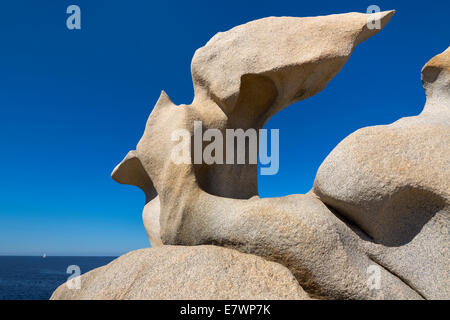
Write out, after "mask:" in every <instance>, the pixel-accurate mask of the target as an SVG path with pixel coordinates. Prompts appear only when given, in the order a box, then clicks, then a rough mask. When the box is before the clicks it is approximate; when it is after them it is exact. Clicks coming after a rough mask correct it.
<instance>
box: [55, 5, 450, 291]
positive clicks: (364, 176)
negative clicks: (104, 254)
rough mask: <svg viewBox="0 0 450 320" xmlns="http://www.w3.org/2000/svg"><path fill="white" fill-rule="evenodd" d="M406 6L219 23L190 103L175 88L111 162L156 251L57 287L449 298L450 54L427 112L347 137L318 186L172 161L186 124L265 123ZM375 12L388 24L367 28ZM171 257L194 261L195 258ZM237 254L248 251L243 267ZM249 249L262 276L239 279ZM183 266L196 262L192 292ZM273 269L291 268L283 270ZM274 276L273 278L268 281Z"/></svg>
mask: <svg viewBox="0 0 450 320" xmlns="http://www.w3.org/2000/svg"><path fill="white" fill-rule="evenodd" d="M393 14H394V11H387V12H381V13H378V14H374V15H368V14H361V13H348V14H338V15H330V16H321V17H310V18H294V17H269V18H264V19H260V20H256V21H252V22H249V23H247V24H244V25H241V26H237V27H235V28H233V29H231V30H229V31H226V32H223V33H218V34H217V35H215V36H214V37H213V38H212V39H211V40H210V41H209V42H208V43H207V44H206V45H205V46H204V47H202V48H200V49H198V50H197V51H196V53H195V55H194V57H193V60H192V65H191V70H192V78H193V84H194V91H195V98H194V101H193V102H192V104H190V105H180V106H177V105H175V104H174V103H172V102H171V100H170V98H169V96H168V95H167V94H166V93H165V92H162V93H161V96H160V97H159V99H158V101H157V103H156V105H155V107H154V108H153V110H152V112H151V114H150V116H149V118H148V121H147V124H146V126H145V131H144V134H143V136H142V138H141V140H140V141H139V143H138V144H137V147H136V150H133V151H130V152H129V153H128V155H127V156H126V157H125V158H124V160H123V161H122V162H121V163H119V165H118V166H117V167H116V168H115V169H114V171H113V173H112V177H113V179H114V180H116V181H117V182H119V183H122V184H130V185H135V186H137V187H139V188H141V189H142V190H143V191H144V193H145V195H146V204H145V207H144V212H143V220H144V225H145V228H146V230H147V233H148V235H149V239H150V242H151V245H152V248H151V249H146V250H145V251H137V252H132V253H130V254H127V255H126V256H124V257H121V258H119V259H118V260H116V261H115V262H113V263H112V264H110V265H108V266H107V267H104V269H102V270H103V271H102V273H100V272H99V271H98V270H99V269H97V270H94V271H92V272H91V273H88V274H86V275H85V276H82V278H83V277H84V278H83V279H84V280H86V281H87V282H88V284H89V285H88V286H87V287H86V288H85V289H83V290H84V291H83V292H81V293H80V294H78V295H71V294H69V293H68V292H67V291H66V289H64V287H60V288H59V289H58V290H57V291H56V292H55V294H54V295H53V298H54V299H65V298H75V299H87V298H94V299H95V298H101V299H105V298H106V299H109V298H114V299H126V298H145V299H157V298H171V297H183V298H192V299H194V298H207V297H206V296H205V295H203V293H202V290H204V288H203V287H199V286H198V285H195V283H197V282H198V281H199V279H203V282H201V283H204V284H205V286H206V285H207V283H208V281H210V282H217V281H219V282H220V281H225V282H227V280H226V279H227V278H228V279H230V280H229V281H230V287H227V288H226V289H225V288H224V289H223V291H220V290H222V289H221V288H217V290H218V291H215V293H214V294H213V295H212V296H211V297H220V298H230V299H241V298H243V299H245V298H249V299H252V298H255V297H258V298H259V297H263V298H264V297H272V298H288V297H289V298H293V299H309V298H318V299H424V298H425V299H429V298H445V299H448V298H450V293H449V287H450V285H449V281H448V275H449V268H448V261H449V256H448V240H449V239H448V221H449V215H448V214H449V209H448V204H449V199H450V197H449V192H450V186H449V181H450V172H449V170H450V158H449V156H450V153H449V152H448V150H449V149H450V148H449V147H450V143H449V138H450V132H449V126H450V123H449V117H450V112H449V100H448V94H449V90H448V88H449V79H450V78H449V63H448V61H449V58H448V54H449V53H448V52H449V50H447V51H445V52H444V53H442V54H441V55H438V56H437V57H435V58H433V59H432V60H431V61H430V62H429V63H428V64H427V65H426V66H425V67H424V69H423V71H422V79H423V82H424V87H425V89H426V92H427V104H426V106H425V108H424V111H423V112H422V113H421V114H420V115H419V116H416V117H410V118H404V119H400V120H399V121H397V122H395V123H394V124H392V125H389V126H376V127H370V128H364V129H361V130H358V131H357V132H355V133H354V134H352V135H350V136H349V137H347V138H346V139H344V140H343V141H342V142H341V143H340V144H339V145H338V146H337V147H336V148H335V149H334V150H333V151H332V152H331V154H330V155H329V156H328V157H327V159H326V160H325V161H324V163H323V164H322V165H321V167H320V168H319V171H318V173H317V177H316V180H315V184H314V188H313V190H311V191H310V192H309V193H307V194H305V195H290V196H286V197H280V198H265V199H261V198H259V197H258V192H257V171H256V170H257V165H254V164H207V163H205V162H201V163H196V164H193V162H190V163H181V164H180V163H178V164H177V163H174V162H173V161H171V152H172V150H173V149H174V147H175V146H176V144H177V142H176V141H174V140H173V139H172V134H173V132H174V131H176V130H179V129H183V130H185V131H186V132H187V134H188V137H189V138H190V139H192V140H193V139H194V136H195V132H194V122H196V121H201V123H202V129H205V130H206V129H217V130H219V131H220V132H222V133H223V132H224V131H225V130H226V129H236V128H241V129H244V130H246V129H251V128H253V129H260V128H262V127H263V126H264V124H265V123H266V122H267V120H268V119H269V118H270V117H271V116H273V115H274V114H276V113H277V112H279V111H281V110H282V109H283V108H285V107H287V106H289V105H290V104H292V103H294V102H296V101H299V100H303V99H306V98H308V97H310V96H312V95H314V94H316V93H318V92H320V91H321V90H323V89H324V88H325V87H326V85H327V84H328V82H329V81H330V80H331V79H332V78H333V77H334V76H335V75H336V74H337V73H338V72H339V71H340V70H341V68H342V67H343V66H344V64H345V63H346V61H347V60H348V59H349V57H350V55H351V54H352V52H353V51H354V49H355V47H356V46H357V45H358V44H360V43H361V42H362V41H365V40H367V39H368V38H370V37H371V36H373V35H375V34H376V33H377V32H378V31H380V29H381V28H383V27H384V26H385V25H386V24H387V23H388V21H389V20H390V18H391V17H392V16H393ZM374 19H378V20H377V21H379V22H380V23H379V26H380V29H373V28H369V27H368V22H369V21H373V20H374ZM355 81H358V79H355ZM386 103H389V101H386ZM299 107H301V105H299ZM299 138H300V137H299ZM201 147H202V148H204V147H205V145H202V146H201ZM192 150H193V147H191V148H189V149H188V151H189V153H188V159H192V158H193V155H192ZM235 151H236V150H235ZM246 151H248V149H247V150H246ZM200 245H202V246H200ZM203 245H208V246H203ZM221 247H227V249H226V251H224V250H225V249H224V248H221ZM198 248H201V249H198ZM176 257H179V259H178V258H176ZM207 257H210V258H211V257H214V259H213V260H216V261H209V260H208V259H206V258H207ZM174 259H175V260H174ZM205 259H206V260H205ZM252 259H253V260H252ZM168 261H182V265H183V268H182V269H180V267H179V266H177V263H168ZM230 261H236V265H235V266H234V267H233V268H231V269H230V267H229V265H230ZM249 261H251V264H252V265H253V266H254V268H253V267H252V268H251V270H250V271H251V272H250V271H248V275H249V276H250V277H254V279H255V282H252V283H251V284H250V283H248V281H246V279H244V278H245V277H244V278H241V275H242V273H243V272H245V271H244V270H246V269H247V268H248V265H249V263H250V262H249ZM180 263H181V262H180ZM147 266H148V268H147ZM152 268H154V270H156V271H155V272H153V271H151V270H153V269H152ZM255 268H256V269H255ZM259 268H260V270H261V272H260V273H259V272H258V270H259ZM180 270H181V271H182V272H186V273H187V274H186V275H183V276H181V279H182V280H183V283H184V286H183V288H181V290H180V286H179V285H177V283H179V282H177V281H178V280H179V279H178V280H177V279H176V276H175V274H180V273H179V272H180ZM274 270H278V271H276V272H275V271H274ZM253 271H254V274H253V273H252V272H253ZM372 271H374V274H375V276H377V277H378V278H377V279H375V280H376V281H375V285H374V286H373V285H372V286H371V285H369V284H373V283H372V280H371V279H370V276H371V272H372ZM274 272H275V273H277V272H279V276H278V277H276V278H272V276H270V274H272V275H273V274H275V273H274ZM264 277H267V279H266V280H267V283H268V284H269V286H270V288H261V287H260V285H259V284H258V283H259V282H258V281H263V280H264ZM130 278H132V279H135V280H136V283H130V282H129V281H128V280H127V279H130ZM108 279H122V280H120V283H122V284H123V286H120V285H118V286H112V285H110V284H108V285H107V282H109V280H108ZM236 279H237V280H238V282H239V283H242V286H244V287H245V288H246V290H243V291H242V292H241V294H239V293H238V292H237V291H235V288H234V287H233V286H232V284H234V283H238V282H236V281H235V280H236ZM252 279H253V278H252ZM294 279H295V280H294ZM241 281H242V282H241ZM263 282H264V281H263ZM120 283H119V284H120ZM158 288H164V290H165V291H164V294H162V293H161V290H158ZM283 288H284V289H283ZM244 293H245V294H244Z"/></svg>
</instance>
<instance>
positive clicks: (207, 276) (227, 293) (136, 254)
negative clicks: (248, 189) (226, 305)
mask: <svg viewBox="0 0 450 320" xmlns="http://www.w3.org/2000/svg"><path fill="white" fill-rule="evenodd" d="M51 299H52V300H71V299H85V300H88V299H95V300H104V299H108V300H126V299H133V300H141V299H171V300H178V299H183V300H184V299H254V300H259V299H261V300H262V299H301V300H304V299H309V297H308V295H307V294H306V293H305V292H304V291H303V290H302V288H301V287H300V286H299V285H298V283H297V281H296V280H295V278H294V276H293V275H292V274H291V273H290V272H289V270H288V269H286V268H285V267H283V266H281V265H279V264H277V263H273V262H268V261H265V260H263V259H261V258H259V257H256V256H253V255H248V254H242V253H239V252H237V251H235V250H231V249H226V248H220V247H215V246H198V247H181V246H164V247H161V248H152V249H141V250H136V251H132V252H130V253H127V254H126V255H123V256H121V257H119V258H117V259H116V260H114V261H112V262H111V263H109V264H108V265H106V266H103V267H100V268H97V269H94V270H92V271H90V272H88V273H86V274H84V275H82V276H81V289H79V290H75V289H69V288H68V287H67V285H66V284H63V285H61V286H60V287H59V288H57V289H56V291H55V292H54V293H53V295H52V297H51Z"/></svg>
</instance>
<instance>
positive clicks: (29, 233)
mask: <svg viewBox="0 0 450 320" xmlns="http://www.w3.org/2000/svg"><path fill="white" fill-rule="evenodd" d="M70 4H77V5H79V6H80V7H81V13H82V29H81V30H76V31H70V30H68V29H67V28H66V23H65V21H66V18H67V14H66V8H67V6H69V5H70ZM371 4H376V5H378V6H379V7H380V8H381V9H382V10H389V9H396V10H397V14H396V15H395V16H394V17H393V18H392V20H391V22H390V23H389V24H388V26H387V27H386V28H385V29H384V30H382V31H381V32H380V33H379V34H378V35H376V36H374V37H372V38H371V39H369V40H368V41H366V42H364V43H363V44H361V45H360V46H358V47H357V48H356V50H355V52H354V54H353V56H352V57H351V58H350V60H349V62H348V63H347V64H346V66H345V67H344V68H343V70H342V71H341V72H340V73H339V74H338V75H337V76H336V77H335V78H334V79H333V80H332V81H331V82H330V84H329V85H328V87H327V88H326V89H325V90H324V91H323V92H321V93H319V94H318V95H316V96H314V97H312V98H310V99H308V100H305V101H301V102H299V103H296V104H294V105H292V106H290V107H289V108H287V109H285V110H284V111H282V112H281V113H279V114H277V115H276V116H274V117H273V118H272V119H271V120H270V121H269V123H268V124H267V126H266V128H280V171H279V172H278V174H277V175H274V176H263V177H260V180H259V190H260V194H261V196H264V197H269V196H281V195H287V194H291V193H305V192H307V191H308V190H309V189H310V188H311V186H312V183H313V180H314V176H315V172H316V170H317V168H318V167H319V165H320V163H321V162H322V161H323V159H324V158H325V157H326V156H327V154H328V153H329V152H330V151H331V150H332V149H333V148H334V147H335V146H336V144H337V143H339V141H341V140H342V139H343V138H344V137H346V136H347V135H348V134H350V133H351V132H353V131H355V130H357V129H358V128H361V127H364V126H369V125H376V124H387V123H390V122H393V121H395V120H397V119H398V118H400V117H404V116H410V115H415V114H418V113H419V112H420V111H421V109H422V107H423V104H424V101H425V96H424V93H423V90H422V86H421V82H420V70H421V68H422V66H423V65H424V64H425V62H426V61H428V60H429V59H430V58H431V57H432V56H434V55H436V54H437V53H440V52H442V51H443V50H444V49H446V48H447V47H448V45H449V38H448V37H449V34H450V32H449V31H450V30H449V29H450V27H449V25H448V13H449V12H450V2H449V1H433V4H432V5H431V4H429V3H427V4H421V3H419V1H376V2H365V1H345V0H344V1H342V0H340V1H335V0H334V1H319V0H318V1H299V0H297V1H284V0H278V1H273V0H271V1H266V0H258V1H243V0H241V1H235V0H228V1H220V2H219V1H211V0H209V1H179V2H176V1H130V0H128V1H99V0H96V1H92V0H91V1H86V0H71V1H50V0H46V1H43V0H39V1H38V0H37V1H31V0H29V1H23V0H15V1H11V0H10V1H2V2H1V4H0V40H1V50H0V147H1V152H2V156H1V157H0V165H1V168H2V170H1V179H0V255H35V254H42V253H43V252H46V253H47V255H119V254H122V253H125V252H127V251H130V250H133V249H138V248H142V247H146V246H148V240H147V237H146V234H145V230H144V228H143V225H142V220H141V212H142V206H143V204H144V195H143V194H142V193H141V192H140V191H139V190H138V189H136V188H134V187H130V186H123V185H119V184H117V183H115V182H114V181H113V180H112V179H111V178H110V172H111V170H112V169H113V168H114V166H115V165H116V164H117V163H118V162H119V161H120V160H121V159H122V158H123V157H124V156H125V154H126V153H127V152H128V150H130V149H134V148H135V145H136V143H137V142H138V140H139V138H140V137H141V135H142V132H143V128H144V125H145V122H146V119H147V117H148V115H149V113H150V112H151V110H152V107H153V105H154V103H155V102H156V99H157V98H158V96H159V93H160V91H161V90H162V89H164V90H165V91H166V92H167V93H168V94H169V96H170V97H171V99H172V100H173V101H174V102H175V103H177V104H181V103H190V102H191V101H192V98H193V89H192V82H191V75H190V61H191V58H192V55H193V53H194V51H195V49H197V48H199V47H201V46H203V45H204V44H205V43H206V42H207V41H208V40H209V39H210V38H211V37H212V36H213V35H214V34H215V33H217V32H219V31H225V30H227V29H230V28H231V27H233V26H235V25H238V24H242V23H245V22H248V21H250V20H254V19H257V18H262V17H266V16H316V15H325V14H331V13H343V12H350V11H359V12H365V11H366V8H367V7H368V6H369V5H371Z"/></svg>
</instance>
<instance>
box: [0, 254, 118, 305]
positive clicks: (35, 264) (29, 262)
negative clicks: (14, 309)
mask: <svg viewBox="0 0 450 320" xmlns="http://www.w3.org/2000/svg"><path fill="white" fill-rule="evenodd" d="M115 258H116V257H46V258H45V259H44V258H42V257H12V256H0V300H5V299H14V300H23V299H32V300H42V299H45V300H46V299H48V298H50V296H51V295H52V293H53V291H54V290H55V289H56V288H57V287H58V286H59V285H61V284H63V283H64V282H66V281H67V278H68V277H70V276H71V273H66V271H67V267H68V266H70V265H77V266H79V267H80V271H81V273H86V272H88V271H89V270H92V269H94V268H97V267H100V266H103V265H105V264H108V263H109V262H111V261H112V260H114V259H115Z"/></svg>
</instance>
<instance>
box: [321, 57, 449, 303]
mask: <svg viewBox="0 0 450 320" xmlns="http://www.w3.org/2000/svg"><path fill="white" fill-rule="evenodd" d="M422 79H423V83H424V87H425V89H426V93H427V102H426V105H425V108H424V111H423V112H422V113H421V114H420V115H418V116H415V117H408V118H402V119H400V120H398V121H396V122H394V123H393V124H390V125H385V126H375V127H368V128H363V129H360V130H358V131H356V132H355V133H353V134H351V135H350V136H349V137H347V138H346V139H344V140H343V141H342V142H341V143H340V144H339V145H338V146H337V147H336V148H335V149H334V150H333V151H332V152H331V153H330V155H329V156H328V157H327V158H326V159H325V161H324V162H323V164H322V165H321V166H320V168H319V170H318V172H317V176H316V180H315V183H314V192H315V193H316V194H317V195H318V196H319V197H320V199H321V200H322V201H323V202H324V203H326V204H328V205H330V206H331V207H333V208H335V209H336V210H337V211H339V213H341V214H342V215H344V216H345V217H346V218H348V219H349V220H351V221H352V222H353V223H355V224H356V225H358V226H359V227H360V228H361V229H362V230H364V231H365V232H366V233H367V234H368V235H369V236H370V237H371V238H372V239H373V240H374V242H376V243H378V244H380V246H379V247H377V248H376V249H375V250H373V251H372V250H370V251H371V255H372V256H373V257H374V258H376V259H377V261H380V263H383V264H384V265H388V266H389V268H390V269H391V270H393V271H394V272H395V273H397V274H400V275H402V278H404V279H405V281H407V282H408V283H411V284H412V285H413V286H414V287H415V288H416V289H417V290H418V291H420V292H421V293H422V295H423V296H424V297H427V298H441V299H444V298H447V299H448V298H449V297H450V267H449V261H450V254H449V251H448V244H449V243H450V238H449V234H448V229H449V221H450V151H449V150H450V99H449V95H450V85H449V83H450V49H447V50H446V51H445V52H443V53H442V54H440V55H438V56H436V57H435V58H433V59H432V60H430V62H428V63H427V64H426V65H425V67H424V68H423V71H422Z"/></svg>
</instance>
